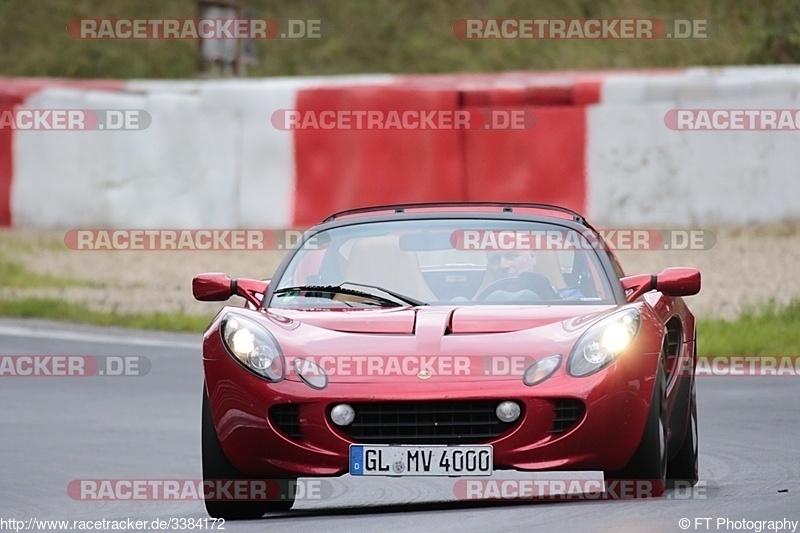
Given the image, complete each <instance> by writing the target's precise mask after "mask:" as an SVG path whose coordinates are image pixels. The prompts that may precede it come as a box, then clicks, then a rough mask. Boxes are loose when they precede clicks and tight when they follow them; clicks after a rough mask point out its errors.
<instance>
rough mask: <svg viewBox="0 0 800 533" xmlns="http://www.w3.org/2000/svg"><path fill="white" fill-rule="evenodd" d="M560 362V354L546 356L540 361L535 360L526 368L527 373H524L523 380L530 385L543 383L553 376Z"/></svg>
mask: <svg viewBox="0 0 800 533" xmlns="http://www.w3.org/2000/svg"><path fill="white" fill-rule="evenodd" d="M560 364H561V356H560V355H558V354H557V355H551V356H550V357H545V358H544V359H542V360H540V361H535V362H534V363H533V364H532V365H531V366H529V367H528V369H527V370H525V373H524V374H522V382H523V383H524V384H525V385H528V386H529V387H532V386H533V385H536V384H537V383H541V382H542V381H544V380H546V379H547V378H549V377H550V376H552V375H553V372H555V371H556V369H557V368H558V366H559V365H560Z"/></svg>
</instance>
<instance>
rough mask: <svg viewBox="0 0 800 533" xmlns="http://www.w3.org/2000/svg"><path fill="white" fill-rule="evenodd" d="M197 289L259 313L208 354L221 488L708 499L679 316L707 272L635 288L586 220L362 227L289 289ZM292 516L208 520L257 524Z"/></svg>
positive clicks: (252, 506) (219, 278)
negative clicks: (547, 475) (672, 488)
mask: <svg viewBox="0 0 800 533" xmlns="http://www.w3.org/2000/svg"><path fill="white" fill-rule="evenodd" d="M192 289H193V293H194V297H195V298H196V299H198V300H201V301H225V300H228V299H229V298H231V297H232V296H240V297H242V298H243V299H244V305H243V306H239V307H234V306H226V307H223V308H222V310H221V311H220V312H219V313H218V314H217V316H216V317H215V318H214V319H213V321H212V322H211V324H210V325H209V327H208V329H207V330H206V332H205V335H204V341H203V366H204V371H205V386H204V390H203V418H202V446H203V477H204V480H206V481H207V482H209V483H211V482H214V481H215V480H231V479H234V480H257V479H261V480H263V479H268V480H280V482H281V483H287V484H291V483H292V481H293V480H297V478H299V477H301V476H303V477H325V476H341V475H344V474H350V475H352V476H353V477H354V479H355V480H358V479H359V476H369V475H377V476H387V477H402V476H447V477H452V478H459V477H460V478H463V477H468V478H472V479H474V478H480V477H481V476H492V475H494V474H502V471H504V470H506V471H508V470H516V471H536V472H548V471H558V472H562V473H563V472H564V471H566V472H569V471H597V472H600V473H601V474H602V476H603V479H605V480H611V479H615V480H617V479H619V480H648V481H650V482H652V483H653V494H655V495H658V494H660V493H663V491H664V490H667V489H668V488H669V484H670V482H672V481H676V480H680V481H682V482H684V483H688V484H694V483H696V482H697V404H696V399H695V383H694V367H695V359H696V336H695V320H694V316H693V315H692V314H691V312H690V311H689V309H688V308H687V306H686V304H685V303H684V301H683V300H682V299H681V297H682V296H689V295H693V294H696V293H697V292H699V290H700V273H699V272H698V271H697V270H695V269H692V268H667V269H665V270H664V271H663V272H661V273H659V274H643V275H633V276H627V275H625V274H624V273H623V269H622V267H621V266H620V264H619V262H618V261H617V259H616V257H615V255H614V253H613V252H612V251H611V250H610V249H609V247H608V246H607V245H606V244H605V243H604V242H603V239H602V237H601V235H600V234H599V233H598V232H597V231H596V230H594V229H593V228H592V227H591V226H590V225H589V224H588V223H587V222H586V220H585V219H584V218H583V217H582V216H581V215H579V214H578V213H575V212H573V211H571V210H568V209H565V208H561V207H557V206H550V205H543V204H499V203H481V204H476V203H444V204H412V205H393V206H381V207H374V208H364V209H356V210H351V211H346V212H342V213H337V214H335V215H332V216H330V217H328V218H327V219H326V220H325V221H324V222H323V223H321V224H319V225H317V226H315V227H313V228H311V229H310V230H308V231H307V232H306V233H305V234H304V236H303V238H302V239H300V240H299V241H298V242H297V243H296V245H295V247H294V249H292V250H291V251H289V253H288V254H286V256H285V258H284V259H283V261H282V263H281V264H280V266H279V267H278V268H277V271H276V272H275V274H274V276H273V277H272V279H270V280H257V279H236V280H232V279H231V278H230V277H228V276H227V275H225V274H219V273H209V274H200V275H198V276H196V277H195V278H194V280H193V285H192ZM484 479H489V478H484ZM454 481H457V479H455V480H454ZM387 482H391V480H387ZM281 486H284V485H281ZM293 501H294V496H293V494H292V493H291V491H288V492H287V491H278V496H276V497H270V498H247V497H246V498H242V499H237V498H217V497H212V496H209V495H206V502H205V503H206V509H207V511H208V513H209V514H210V515H212V516H215V517H224V518H249V517H258V516H261V515H262V514H264V513H265V512H270V511H280V510H287V509H289V508H290V507H291V506H292V504H293Z"/></svg>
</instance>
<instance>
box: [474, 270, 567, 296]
mask: <svg viewBox="0 0 800 533" xmlns="http://www.w3.org/2000/svg"><path fill="white" fill-rule="evenodd" d="M526 289H528V290H532V291H533V292H535V293H536V294H537V295H538V296H539V297H540V298H542V299H543V300H557V299H558V292H557V291H556V289H555V288H554V287H553V285H552V284H551V283H550V280H549V279H547V278H546V277H545V276H543V275H542V274H539V273H537V272H523V273H521V274H520V275H519V276H512V277H510V278H501V279H498V280H496V281H493V282H492V283H490V284H489V285H488V286H487V287H486V288H485V289H483V290H482V291H481V293H480V294H479V295H478V296H477V297H476V298H475V300H476V301H484V300H486V299H487V298H488V297H489V296H490V295H491V294H492V293H494V292H497V291H509V292H519V291H523V290H526Z"/></svg>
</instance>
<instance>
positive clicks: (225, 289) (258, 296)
mask: <svg viewBox="0 0 800 533" xmlns="http://www.w3.org/2000/svg"><path fill="white" fill-rule="evenodd" d="M268 288H269V280H264V281H259V280H255V279H245V278H242V279H231V277H230V276H228V275H227V274H221V273H216V272H213V273H207V274H198V275H197V276H195V277H194V279H192V294H193V295H194V297H195V299H196V300H199V301H201V302H224V301H226V300H228V299H229V298H230V297H231V296H234V295H236V296H241V297H242V298H244V299H245V300H247V301H248V302H250V303H251V304H253V305H254V306H255V307H260V306H261V300H262V299H263V298H264V294H266V292H267V289H268Z"/></svg>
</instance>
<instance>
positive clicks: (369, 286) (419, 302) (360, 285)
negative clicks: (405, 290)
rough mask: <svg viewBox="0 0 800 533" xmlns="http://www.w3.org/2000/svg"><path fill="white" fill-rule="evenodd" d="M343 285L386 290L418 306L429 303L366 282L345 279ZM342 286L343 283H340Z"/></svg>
mask: <svg viewBox="0 0 800 533" xmlns="http://www.w3.org/2000/svg"><path fill="white" fill-rule="evenodd" d="M342 285H355V286H356V287H366V288H367V289H375V290H376V291H381V292H385V293H386V294H388V295H389V296H391V297H393V298H396V299H398V300H400V301H401V302H404V303H407V304H409V305H413V306H416V307H420V306H423V305H428V303H427V302H423V301H422V300H417V299H416V298H412V297H411V296H406V295H405V294H400V293H399V292H394V291H390V290H389V289H384V288H383V287H379V286H378V285H366V284H364V283H354V282H352V281H345V282H344V283H342ZM339 286H340V287H341V285H339Z"/></svg>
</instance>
